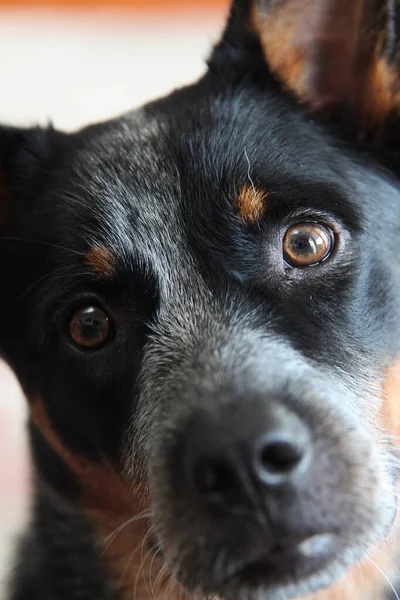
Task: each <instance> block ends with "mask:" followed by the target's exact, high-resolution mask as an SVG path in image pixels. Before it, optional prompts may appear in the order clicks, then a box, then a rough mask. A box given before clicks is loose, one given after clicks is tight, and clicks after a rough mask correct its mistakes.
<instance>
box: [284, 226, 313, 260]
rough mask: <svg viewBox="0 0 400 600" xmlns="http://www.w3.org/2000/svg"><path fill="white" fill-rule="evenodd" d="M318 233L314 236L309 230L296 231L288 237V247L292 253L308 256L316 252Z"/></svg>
mask: <svg viewBox="0 0 400 600" xmlns="http://www.w3.org/2000/svg"><path fill="white" fill-rule="evenodd" d="M316 238H318V234H315V237H313V236H312V234H310V233H309V232H305V231H298V232H296V234H294V235H292V236H291V238H290V247H291V251H292V253H293V254H296V255H298V256H299V255H300V256H304V257H308V256H314V255H315V254H317V253H318V243H317V239H316Z"/></svg>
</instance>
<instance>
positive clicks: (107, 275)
mask: <svg viewBox="0 0 400 600" xmlns="http://www.w3.org/2000/svg"><path fill="white" fill-rule="evenodd" d="M85 261H86V264H87V265H88V266H89V267H90V268H91V269H92V271H94V272H95V273H96V274H97V275H100V276H101V277H104V279H114V277H115V275H116V264H115V259H114V257H113V256H112V254H111V252H110V251H109V250H108V249H107V248H104V247H102V246H93V248H91V249H90V250H89V252H88V253H87V254H86V257H85Z"/></svg>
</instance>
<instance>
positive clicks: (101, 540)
mask: <svg viewBox="0 0 400 600" xmlns="http://www.w3.org/2000/svg"><path fill="white" fill-rule="evenodd" d="M30 409H31V416H32V420H33V422H34V424H35V425H36V426H37V427H38V429H39V430H40V431H41V433H42V435H43V436H44V438H45V439H46V441H47V443H48V444H49V445H50V446H51V447H52V448H53V450H55V452H57V454H58V455H59V456H60V457H61V458H62V460H63V461H64V462H65V463H66V464H67V465H68V467H69V468H70V469H71V471H72V472H73V473H74V474H75V476H76V477H77V478H78V480H79V483H80V486H81V490H82V491H81V496H80V498H79V500H78V503H79V505H80V506H81V508H82V510H83V512H84V513H85V514H86V516H87V517H88V518H89V519H90V521H91V522H92V524H93V526H94V529H95V532H96V536H97V541H98V548H99V560H102V561H103V563H104V565H105V568H106V569H107V570H108V572H109V574H110V578H111V581H113V582H114V585H115V588H116V591H117V593H118V598H119V600H132V594H133V590H134V588H135V586H136V590H137V597H138V598H143V599H144V598H146V599H147V598H149V597H151V594H150V592H148V590H149V589H151V587H150V586H151V584H150V581H152V583H153V584H154V581H155V579H156V577H157V575H158V574H159V572H160V569H161V568H162V563H161V561H159V560H158V559H157V557H156V558H154V555H153V552H150V551H149V546H148V541H149V535H150V526H149V521H150V518H151V514H150V513H151V505H150V499H149V497H145V495H144V494H143V492H138V491H137V490H131V489H129V488H128V486H127V485H126V483H125V482H124V481H123V480H122V479H121V477H120V476H119V475H118V473H116V472H115V470H114V469H113V468H112V466H111V465H109V464H108V463H105V462H101V463H100V462H99V463H96V462H94V461H91V460H88V459H87V458H85V457H82V456H79V455H77V454H75V453H73V452H71V451H70V450H69V449H68V448H67V447H66V445H65V443H64V442H63V440H61V438H60V437H59V435H58V434H57V432H56V431H55V429H54V427H53V425H52V423H51V420H50V417H49V415H48V412H47V409H46V406H45V404H44V403H43V401H42V400H41V399H37V398H34V399H32V400H31V403H30ZM153 558H154V560H153ZM150 571H151V573H150ZM158 579H159V581H158V583H157V588H156V589H159V590H160V595H159V597H160V599H161V598H163V596H162V594H163V593H164V592H163V590H164V588H166V590H167V591H169V590H170V588H169V583H166V578H165V577H159V578H158Z"/></svg>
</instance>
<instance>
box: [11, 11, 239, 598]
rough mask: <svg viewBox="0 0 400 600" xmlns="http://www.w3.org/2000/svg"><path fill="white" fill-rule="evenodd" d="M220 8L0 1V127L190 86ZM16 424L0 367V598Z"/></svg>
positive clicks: (67, 117)
mask: <svg viewBox="0 0 400 600" xmlns="http://www.w3.org/2000/svg"><path fill="white" fill-rule="evenodd" d="M228 7H229V0H187V1H186V2H185V1H184V0H181V1H179V0H175V1H174V0H171V1H168V0H164V1H162V0H154V1H153V0H142V1H140V0H115V1H113V2H106V1H105V0H104V1H101V0H71V1H68V0H19V1H16V0H5V1H4V0H0V122H2V123H11V124H15V125H32V124H37V123H41V124H46V123H48V122H49V121H51V122H52V123H53V124H54V125H55V126H56V127H59V128H62V129H65V130H74V129H76V128H79V127H80V126H82V125H85V124H87V123H90V122H93V121H97V120H102V119H107V118H109V117H113V116H115V115H118V114H119V113H122V112H124V111H127V110H130V109H131V108H133V107H135V106H138V105H140V104H142V103H143V102H146V101H147V100H150V99H153V98H154V97H157V96H160V95H162V94H166V93H168V92H169V91H170V90H171V89H173V88H175V87H179V86H182V85H184V84H186V83H190V82H191V81H193V80H195V79H196V78H197V77H198V76H199V75H201V74H202V73H203V71H204V69H205V62H204V61H205V58H206V57H207V54H208V52H209V50H210V47H211V44H212V43H214V42H215V41H216V40H217V38H218V35H219V33H220V30H221V28H222V27H223V23H224V19H225V17H226V14H227V11H228ZM3 293H6V290H4V289H3ZM25 420H26V413H25V404H24V400H23V398H22V395H21V392H20V390H19V387H18V384H17V382H16V381H15V378H14V377H13V375H12V373H11V372H10V371H9V369H8V368H7V367H6V365H4V363H1V362H0V600H5V583H6V580H7V573H8V570H9V565H10V560H11V559H12V551H13V545H14V543H15V538H16V535H17V534H18V532H19V531H20V530H21V528H22V527H23V524H24V522H25V520H26V518H27V509H28V506H29V499H30V495H29V487H30V484H29V480H30V478H29V462H28V460H27V451H26V442H25V432H24V424H25Z"/></svg>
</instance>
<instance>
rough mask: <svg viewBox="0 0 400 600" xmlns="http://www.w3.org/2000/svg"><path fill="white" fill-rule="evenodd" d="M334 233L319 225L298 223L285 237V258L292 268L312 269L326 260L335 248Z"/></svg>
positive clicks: (288, 230) (290, 228)
mask: <svg viewBox="0 0 400 600" xmlns="http://www.w3.org/2000/svg"><path fill="white" fill-rule="evenodd" d="M334 240H335V237H334V233H333V231H332V230H331V229H330V228H328V227H326V226H325V225H321V224H319V223H297V224H296V225H292V226H291V227H289V229H287V231H286V233H285V235H284V237H283V258H284V260H285V262H286V263H287V264H288V265H289V266H291V267H310V266H313V265H317V264H318V263H321V262H323V261H324V260H326V259H327V258H328V257H329V255H330V254H331V253H332V250H333V247H334Z"/></svg>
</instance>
